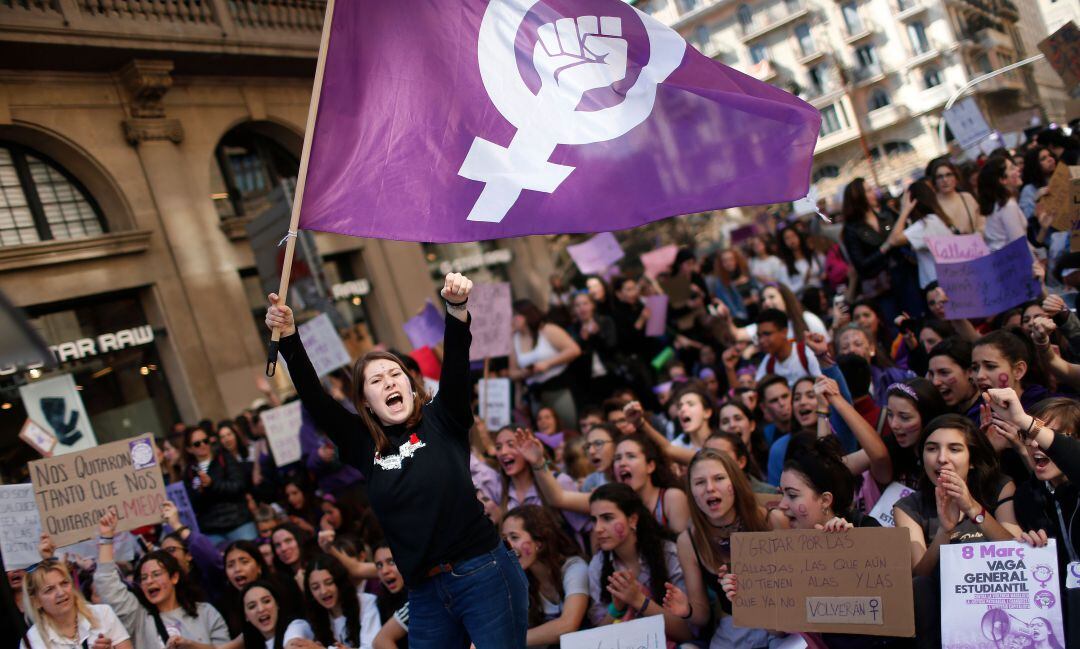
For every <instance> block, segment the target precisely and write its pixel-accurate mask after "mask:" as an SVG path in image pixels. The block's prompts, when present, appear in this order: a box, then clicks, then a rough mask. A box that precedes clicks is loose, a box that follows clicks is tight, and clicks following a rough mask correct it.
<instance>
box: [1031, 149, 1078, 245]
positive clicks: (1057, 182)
mask: <svg viewBox="0 0 1080 649" xmlns="http://www.w3.org/2000/svg"><path fill="white" fill-rule="evenodd" d="M1074 180H1075V184H1076V191H1080V167H1068V166H1066V165H1065V164H1059V165H1058V166H1057V167H1055V168H1054V173H1053V175H1051V176H1050V180H1049V182H1047V183H1046V196H1043V197H1042V199H1041V200H1040V201H1039V207H1041V208H1043V209H1044V210H1047V211H1049V212H1051V213H1053V215H1054V220H1053V221H1052V222H1051V223H1050V225H1051V226H1052V227H1053V228H1054V229H1055V230H1058V231H1061V232H1068V231H1069V230H1071V229H1072V225H1073V221H1075V220H1076V216H1077V215H1076V214H1074V209H1072V208H1073V205H1074V203H1073V194H1074V189H1073V184H1074ZM1076 205H1080V203H1077V204H1076Z"/></svg>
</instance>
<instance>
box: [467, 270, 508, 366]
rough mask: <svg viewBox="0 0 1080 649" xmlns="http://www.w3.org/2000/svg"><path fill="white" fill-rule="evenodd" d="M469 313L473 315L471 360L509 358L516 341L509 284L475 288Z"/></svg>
mask: <svg viewBox="0 0 1080 649" xmlns="http://www.w3.org/2000/svg"><path fill="white" fill-rule="evenodd" d="M469 313H470V314H472V346H471V347H470V348H469V360H470V361H481V360H484V359H485V358H492V357H496V356H509V355H510V351H511V349H512V342H511V341H512V340H513V337H512V336H513V334H512V332H511V331H510V320H511V318H512V317H513V315H514V314H513V311H512V310H511V309H510V284H509V283H507V282H499V283H497V284H475V285H474V286H473V289H472V293H470V294H469Z"/></svg>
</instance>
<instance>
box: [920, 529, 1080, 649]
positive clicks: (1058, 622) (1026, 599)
mask: <svg viewBox="0 0 1080 649" xmlns="http://www.w3.org/2000/svg"><path fill="white" fill-rule="evenodd" d="M940 551H941V646H942V648H943V649H961V648H964V649H966V648H968V647H983V646H987V647H1034V646H1045V647H1065V646H1071V644H1069V643H1067V642H1066V640H1065V631H1064V629H1063V627H1062V619H1061V618H1062V616H1061V592H1060V588H1059V587H1058V558H1057V544H1056V541H1055V540H1054V539H1050V542H1049V544H1048V545H1047V546H1046V547H1044V548H1033V547H1031V546H1028V545H1024V544H1022V543H1019V542H1017V541H995V542H993V543H961V544H952V545H943V546H941V550H940ZM1036 638H1038V639H1039V641H1038V642H1036V641H1035V639H1036ZM1055 639H1056V640H1057V642H1056V643H1055V642H1054V640H1055Z"/></svg>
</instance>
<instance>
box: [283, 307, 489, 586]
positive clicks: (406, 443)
mask: <svg viewBox="0 0 1080 649" xmlns="http://www.w3.org/2000/svg"><path fill="white" fill-rule="evenodd" d="M470 322H471V318H470ZM471 342H472V335H471V334H470V333H469V324H468V323H464V322H461V321H460V320H458V319H457V318H455V317H453V316H450V315H447V317H446V334H445V339H444V357H443V366H442V375H441V376H440V378H439V393H438V395H436V397H435V398H434V399H432V400H431V401H430V402H428V403H426V404H424V406H423V417H422V418H421V420H420V423H419V424H418V425H417V426H416V427H414V428H411V429H406V428H405V426H390V427H385V429H384V430H385V432H386V436H387V437H388V438H389V439H390V445H391V447H392V448H394V449H400V448H405V449H408V448H411V449H412V452H411V454H410V455H404V454H401V453H400V451H398V452H396V453H395V454H394V455H393V456H390V455H387V456H386V457H383V458H382V461H381V463H380V464H376V463H375V442H374V440H373V439H372V437H371V434H370V433H369V432H368V430H367V428H366V427H365V426H364V422H363V420H362V419H360V417H359V416H358V415H356V414H353V413H351V412H349V411H348V410H346V409H345V408H344V407H343V406H342V405H341V404H340V403H338V402H337V401H335V400H334V399H333V398H332V397H331V396H330V395H328V394H327V393H326V392H325V391H324V390H323V388H322V385H321V384H320V383H319V378H318V376H317V375H316V374H315V370H314V368H313V367H312V366H311V361H310V360H308V357H307V352H305V351H304V347H303V344H302V343H301V341H300V336H299V334H294V335H292V336H288V337H285V338H282V339H281V353H282V355H283V356H284V358H285V361H286V362H287V363H288V364H289V374H290V375H291V376H292V380H293V384H294V385H295V386H296V391H297V393H298V394H299V395H300V400H301V401H302V402H303V404H304V408H306V409H307V410H308V412H309V413H311V416H312V417H313V418H314V419H315V422H316V424H317V425H318V426H319V428H320V429H322V430H324V431H326V433H327V435H329V436H330V439H331V440H333V442H334V443H335V444H337V446H338V449H339V450H340V453H341V458H342V460H343V461H345V462H347V463H349V464H351V465H352V466H354V467H356V468H357V469H359V470H360V471H361V472H362V473H363V474H364V475H365V476H367V487H368V497H369V498H370V500H371V506H372V509H374V511H375V515H376V517H378V519H379V523H380V524H382V528H383V530H384V531H385V532H386V540H387V542H388V543H389V545H390V549H391V551H393V553H394V561H395V562H396V563H397V565H398V568H399V569H400V570H401V575H402V577H404V579H405V583H406V584H407V585H408V586H409V587H410V588H415V587H416V586H418V585H419V584H420V583H421V582H423V581H424V580H425V579H427V572H428V571H429V570H430V569H431V568H433V567H434V566H436V565H438V564H440V563H454V562H457V561H462V560H464V559H469V558H472V557H475V556H478V555H480V554H483V553H484V552H489V551H491V550H493V549H494V548H496V547H497V546H498V544H499V534H498V531H497V530H496V529H495V526H494V525H493V524H492V523H491V521H490V520H488V518H487V517H486V516H485V515H484V508H483V506H481V504H480V501H478V500H477V499H476V488H475V487H474V486H473V482H472V475H471V473H470V472H469V428H471V427H472V424H473V415H472V408H471V406H470V403H471V396H472V395H471V392H472V381H471V380H470V376H469V345H470V343H471ZM413 435H415V439H416V441H417V442H419V444H421V445H417V444H416V443H413V444H411V445H410V439H411V438H412V436H413ZM397 459H400V465H398V466H399V467H400V468H391V466H392V464H393V462H394V461H395V460H397Z"/></svg>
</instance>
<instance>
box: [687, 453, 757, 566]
mask: <svg viewBox="0 0 1080 649" xmlns="http://www.w3.org/2000/svg"><path fill="white" fill-rule="evenodd" d="M708 460H712V461H714V462H719V463H720V464H722V465H724V471H726V472H727V475H728V480H730V481H731V486H732V490H733V491H734V493H735V505H734V507H735V517H736V519H737V520H738V521H739V522H740V523H742V528H741V529H740V531H743V532H767V531H768V530H769V526H768V523H767V522H766V520H765V516H763V515H762V513H761V506H760V505H758V503H757V498H756V497H754V489H753V488H752V487H751V486H750V480H749V479H748V478H747V477H746V474H745V473H744V472H743V470H742V469H741V468H739V465H738V464H737V463H736V462H735V460H733V459H731V457H730V456H729V455H728V454H726V453H721V452H720V451H717V450H714V449H711V448H704V449H701V450H700V451H698V453H697V455H695V456H694V459H692V460H690V466H688V467H687V468H686V493H687V494H689V495H690V522H691V523H692V524H691V525H690V538H691V539H692V540H693V541H694V546H695V548H696V549H697V553H698V557H699V558H700V559H701V562H702V563H703V564H704V565H705V567H706V568H709V569H711V570H713V571H716V570H719V569H720V566H721V565H722V564H723V563H724V561H722V560H721V559H720V557H719V556H717V554H718V553H717V551H716V550H715V549H714V548H713V542H712V540H711V539H710V538H709V535H708V534H707V533H706V530H708V529H709V527H710V526H711V525H712V524H711V523H710V522H709V519H708V518H706V516H705V512H703V511H701V508H699V507H698V504H697V501H696V500H694V497H693V491H692V490H691V487H692V482H691V479H690V476H691V474H693V472H694V467H695V466H697V465H698V464H700V463H701V462H705V461H708Z"/></svg>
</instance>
